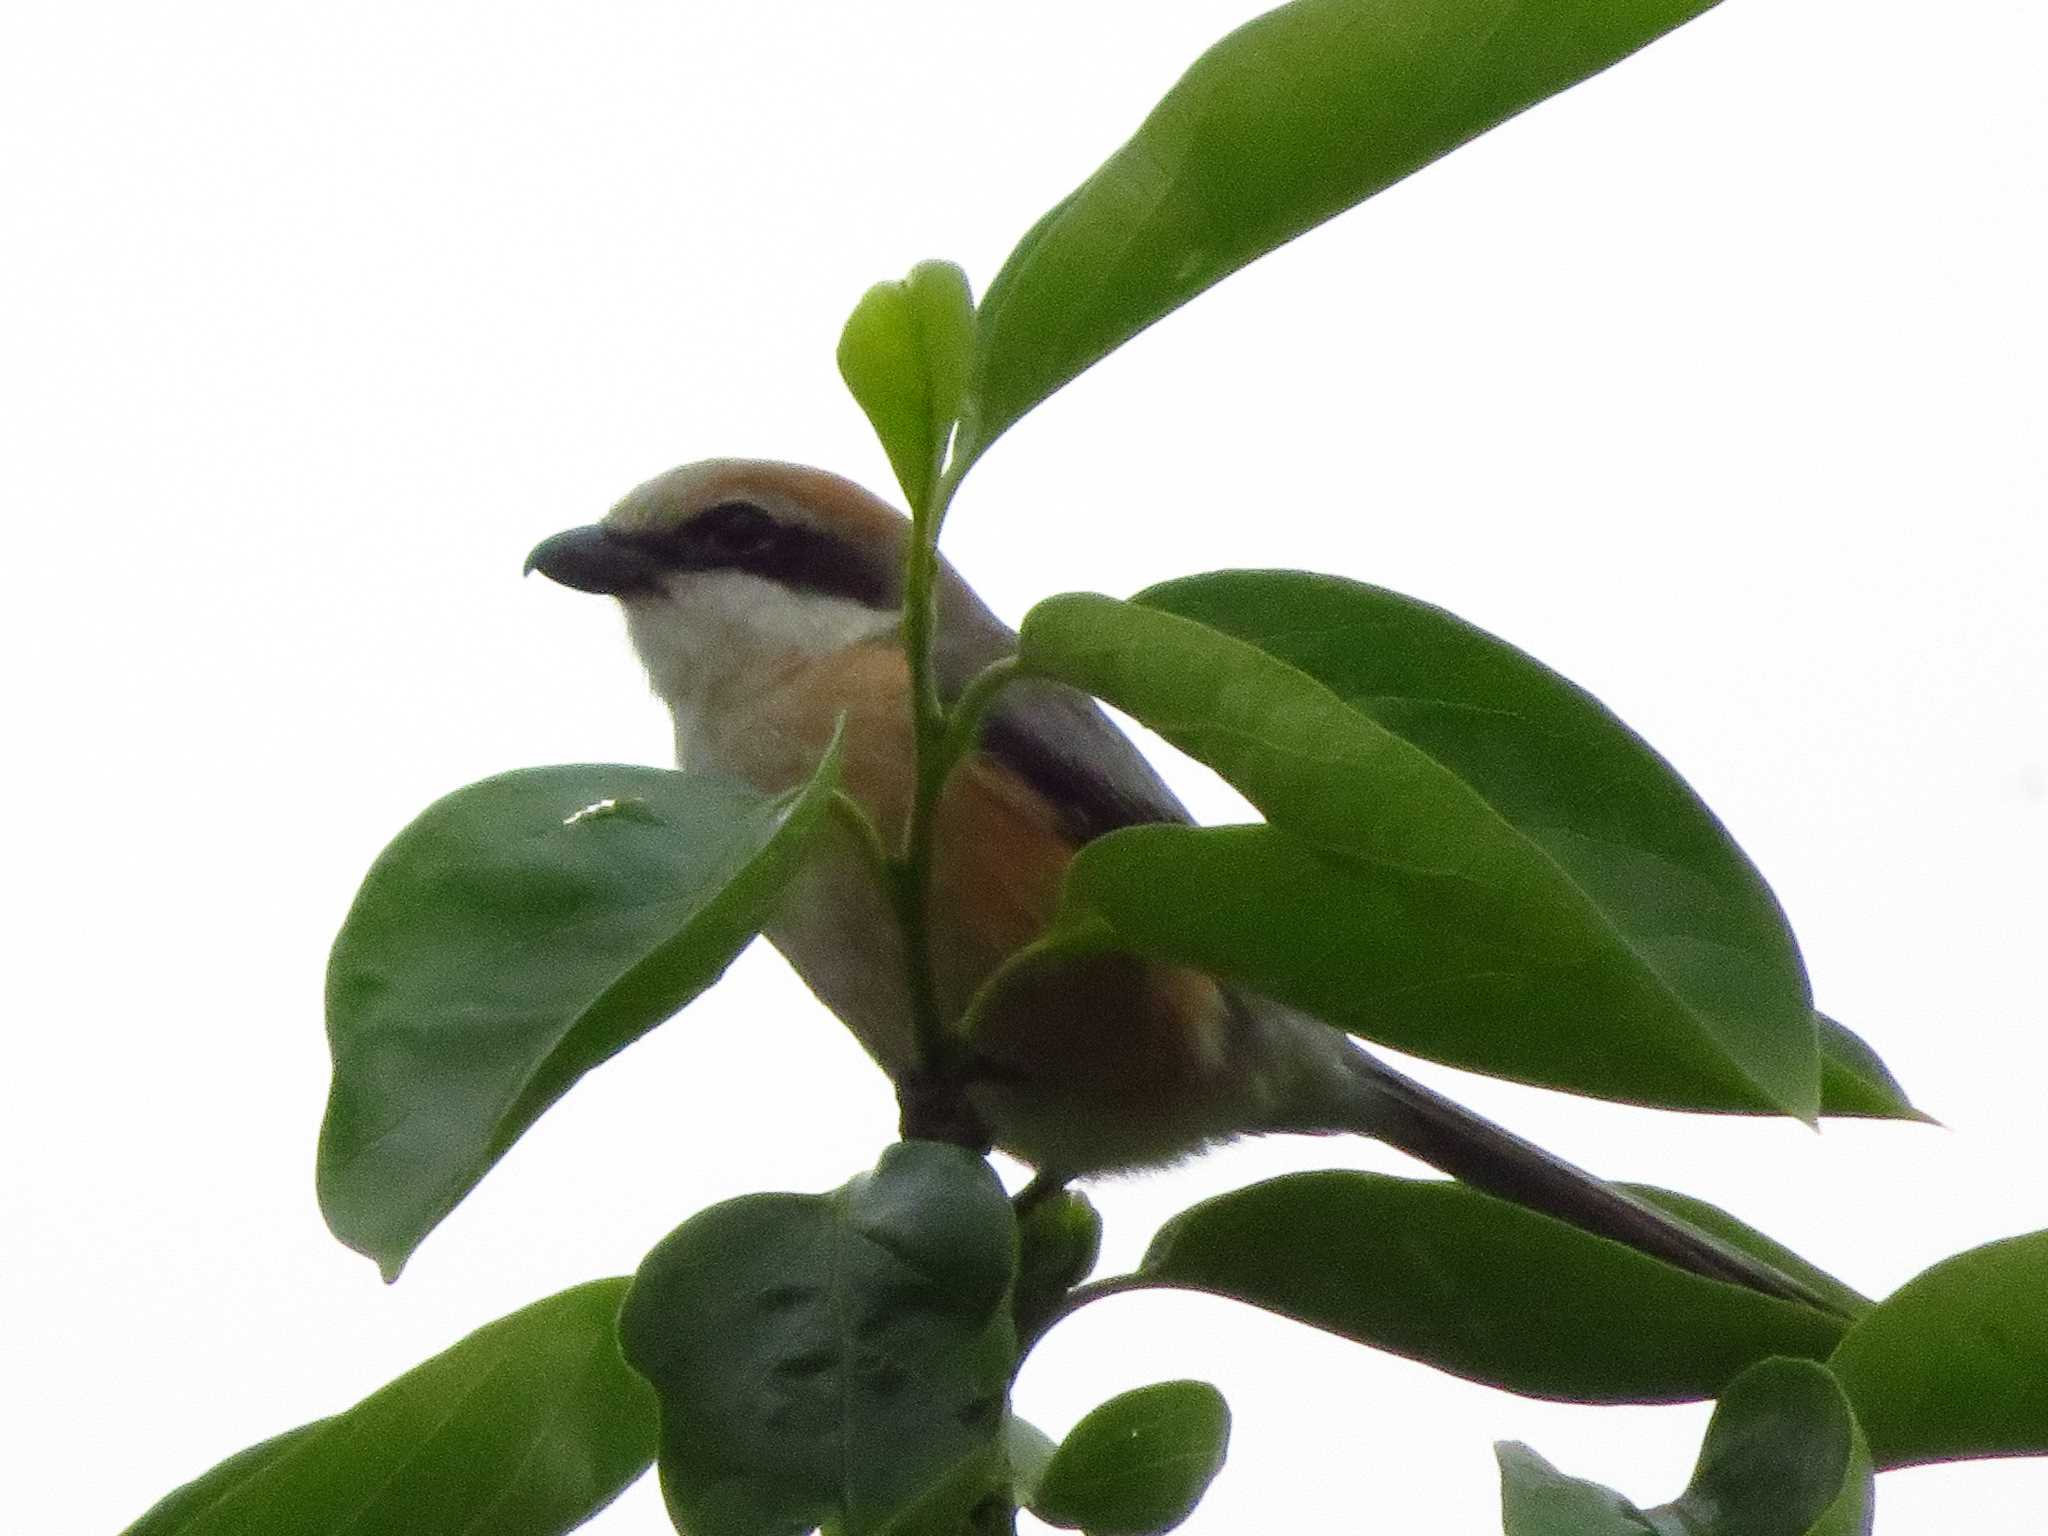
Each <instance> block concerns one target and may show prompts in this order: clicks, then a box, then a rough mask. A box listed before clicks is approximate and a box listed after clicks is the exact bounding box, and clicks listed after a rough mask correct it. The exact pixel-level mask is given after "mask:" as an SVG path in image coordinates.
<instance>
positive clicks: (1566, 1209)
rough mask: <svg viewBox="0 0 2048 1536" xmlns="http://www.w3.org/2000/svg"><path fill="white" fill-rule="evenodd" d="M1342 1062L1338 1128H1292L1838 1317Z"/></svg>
mask: <svg viewBox="0 0 2048 1536" xmlns="http://www.w3.org/2000/svg"><path fill="white" fill-rule="evenodd" d="M1317 1027H1318V1028H1321V1029H1324V1030H1328V1029H1329V1026H1328V1025H1321V1024H1318V1025H1317ZM1330 1032H1331V1033H1332V1034H1334V1033H1335V1031H1330ZM1341 1060H1342V1062H1343V1066H1344V1070H1345V1072H1346V1073H1347V1075H1348V1076H1349V1077H1350V1079H1351V1081H1350V1083H1349V1085H1348V1086H1347V1088H1346V1089H1345V1090H1343V1091H1341V1097H1340V1101H1339V1102H1338V1103H1337V1104H1335V1105H1334V1106H1328V1107H1329V1108H1331V1109H1333V1110H1334V1114H1333V1115H1332V1118H1333V1119H1334V1120H1337V1121H1338V1122H1340V1123H1335V1124H1325V1125H1320V1126H1296V1127H1294V1128H1295V1129H1314V1130H1332V1131H1337V1130H1345V1131H1356V1132H1364V1133H1365V1134H1366V1135H1369V1136H1372V1137H1375V1138H1377V1139H1378V1140H1380V1141H1384V1142H1386V1143H1387V1144H1388V1145H1389V1146H1392V1147H1396V1148H1398V1149H1399V1150H1401V1151H1403V1152H1406V1153H1407V1154H1408V1155H1409V1156H1411V1157H1415V1158H1419V1159H1421V1160H1422V1161H1423V1162H1425V1163H1427V1164H1429V1165H1430V1167H1432V1168H1435V1169H1437V1170H1438V1171H1439V1172H1442V1173H1447V1174H1449V1175H1451V1177H1453V1178H1455V1179H1458V1180H1461V1181H1462V1182H1464V1183H1466V1184H1469V1185H1471V1186H1472V1187H1473V1188H1474V1189H1478V1190H1483V1191H1484V1192H1485V1193H1487V1194H1489V1195H1494V1196H1496V1197H1498V1198H1500V1199H1502V1200H1506V1201H1509V1202H1510V1203H1512V1204H1515V1205H1519V1206H1524V1207H1526V1208H1528V1209H1529V1210H1533V1211H1540V1212H1542V1213H1543V1214H1544V1215H1546V1216H1553V1217H1555V1218H1557V1219H1558V1220H1559V1221H1562V1222H1566V1223H1568V1224H1569V1225H1571V1226H1574V1227H1577V1228H1579V1229H1580V1230H1581V1231H1583V1232H1591V1233H1593V1234H1594V1235H1595V1236H1598V1237H1606V1238H1612V1239H1613V1240H1614V1241H1615V1242H1618V1243H1624V1244H1626V1245H1627V1246H1628V1247H1630V1248H1633V1249H1635V1250H1637V1251H1638V1252H1640V1253H1645V1254H1648V1255H1649V1256H1650V1257H1652V1258H1657V1259H1662V1260H1663V1261H1664V1262H1665V1263H1667V1264H1675V1265H1677V1266H1678V1267H1679V1268H1680V1269H1684V1270H1689V1271H1691V1272H1692V1273H1693V1274H1696V1275H1704V1276H1705V1277H1707V1278H1708V1279H1710V1280H1723V1281H1727V1282H1729V1283H1731V1284H1734V1285H1741V1286H1747V1287H1748V1288H1749V1289H1751V1290H1754V1291H1761V1292H1762V1293H1763V1294H1765V1295H1767V1296H1775V1297H1778V1298H1780V1299H1781V1300H1785V1301H1793V1302H1798V1303H1799V1304H1801V1305H1803V1306H1807V1307H1813V1308H1816V1309H1818V1310H1820V1311H1823V1312H1829V1313H1838V1312H1840V1310H1841V1309H1840V1307H1839V1306H1838V1305H1837V1304H1836V1303H1834V1302H1833V1301H1831V1300H1829V1299H1828V1298H1826V1297H1824V1296H1821V1295H1820V1294H1818V1293H1817V1292H1815V1291H1814V1290H1813V1289H1812V1288H1811V1287H1809V1286H1807V1285H1806V1284H1804V1283H1803V1282H1801V1281H1800V1280H1799V1279H1797V1278H1796V1277H1794V1276H1792V1275H1788V1274H1786V1273H1785V1272H1784V1271H1782V1270H1780V1269H1777V1268H1776V1267H1774V1266H1772V1265H1770V1264H1767V1263H1765V1262H1764V1261H1763V1260H1761V1259H1757V1258H1754V1257H1752V1256H1751V1255H1749V1254H1747V1253H1743V1252H1741V1251H1740V1250H1738V1249H1736V1248H1733V1247H1731V1246H1729V1245H1728V1244H1727V1243H1725V1242H1723V1241H1721V1240H1720V1239H1719V1238H1716V1237H1714V1236H1712V1235H1710V1234H1708V1233H1706V1232H1703V1231H1701V1230H1700V1229H1699V1228H1697V1227H1695V1226H1692V1225H1691V1224H1690V1223H1688V1222H1685V1221H1681V1220H1680V1219H1679V1218H1677V1217H1675V1216H1672V1215H1670V1214H1669V1213H1668V1212H1665V1211H1660V1210H1658V1209H1656V1208H1655V1207H1654V1206H1651V1205H1648V1204H1646V1203H1645V1202H1643V1201H1641V1200H1638V1199H1636V1198H1635V1197H1634V1196H1633V1195H1630V1194H1629V1193H1627V1192H1626V1191H1625V1190H1621V1189H1617V1188H1616V1187H1615V1186H1614V1185H1612V1184H1609V1183H1608V1182H1606V1181H1605V1180H1604V1179H1601V1178H1598V1177H1596V1176H1595V1175H1593V1174H1590V1173H1588V1172H1586V1171H1585V1170H1584V1169H1583V1168H1579V1167H1576V1166H1574V1165H1573V1164H1571V1163H1568V1162H1566V1161H1565V1160H1564V1159H1563V1158H1561V1157H1557V1156H1555V1155H1553V1154H1551V1153H1549V1152H1546V1151H1544V1150H1543V1148H1541V1147H1539V1146H1537V1145H1536V1144H1535V1143H1534V1142H1530V1141H1524V1140H1523V1139H1522V1138H1521V1137H1519V1136H1517V1135H1515V1134H1514V1133H1513V1132H1511V1131H1507V1130H1503V1129H1502V1128H1501V1127H1500V1126H1497V1125H1495V1124H1494V1123H1493V1122H1492V1121H1491V1120H1487V1119H1485V1118H1483V1117H1481V1116H1479V1115H1476V1114H1474V1113H1473V1112H1472V1111H1471V1110H1469V1109H1466V1108H1465V1107H1464V1106H1463V1105H1461V1104H1458V1103H1455V1102H1454V1101H1452V1100H1450V1099H1447V1098H1445V1097H1444V1096H1443V1095H1442V1094H1439V1093H1436V1092H1433V1091H1432V1090H1430V1089H1428V1088H1425V1087H1424V1086H1423V1085H1422V1084H1421V1083H1418V1082H1416V1081H1415V1080H1414V1079H1413V1078H1411V1077H1406V1076H1404V1075H1402V1074H1401V1073H1399V1072H1397V1071H1395V1070H1394V1069H1393V1068H1392V1067H1390V1066H1387V1065H1386V1064H1385V1063H1384V1062H1381V1061H1379V1060H1377V1059H1376V1058H1374V1057H1372V1056H1370V1055H1368V1054H1367V1053H1366V1052H1364V1051H1362V1050H1359V1049H1357V1048H1355V1047H1351V1046H1350V1045H1349V1044H1348V1042H1346V1043H1345V1048H1344V1049H1343V1052H1342V1057H1341Z"/></svg>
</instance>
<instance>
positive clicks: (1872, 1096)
mask: <svg viewBox="0 0 2048 1536" xmlns="http://www.w3.org/2000/svg"><path fill="white" fill-rule="evenodd" d="M1814 1021H1815V1022H1816V1023H1817V1024H1818V1025H1819V1026H1820V1112H1821V1113H1822V1114H1824V1115H1855V1116H1860V1117H1862V1118H1865V1119H1870V1120H1918V1121H1919V1122H1920V1123H1921V1124H1923V1125H1939V1124H1940V1123H1941V1122H1940V1121H1938V1120H1936V1119H1935V1118H1934V1117H1933V1116H1932V1115H1928V1114H1924V1113H1922V1112H1921V1111H1920V1110H1917V1109H1915V1108H1914V1107H1913V1104H1912V1101H1911V1100H1909V1099H1908V1098H1907V1097H1906V1090H1905V1089H1903V1088H1901V1087H1900V1086H1899V1080H1898V1079H1897V1078H1895V1077H1893V1076H1892V1074H1891V1070H1890V1069H1889V1068H1888V1067H1886V1066H1885V1064H1884V1063H1883V1062H1882V1061H1880V1060H1878V1056H1877V1052H1875V1051H1873V1050H1872V1049H1871V1048H1870V1047H1869V1045H1868V1044H1866V1043H1865V1042H1864V1040H1863V1037H1862V1036H1860V1035H1858V1034H1856V1033H1855V1032H1854V1031H1852V1030H1850V1029H1849V1028H1848V1027H1847V1026H1846V1025H1843V1024H1838V1023H1836V1022H1835V1021H1834V1020H1833V1019H1831V1018H1829V1017H1828V1016H1827V1015H1826V1014H1824V1013H1819V1014H1815V1015H1814Z"/></svg>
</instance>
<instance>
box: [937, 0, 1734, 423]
mask: <svg viewBox="0 0 2048 1536" xmlns="http://www.w3.org/2000/svg"><path fill="white" fill-rule="evenodd" d="M1711 3H1712V0H1296V3H1295V4H1293V5H1283V6H1281V7H1280V8H1279V9H1277V10H1274V11H1271V12H1269V13H1267V14H1266V15H1264V16H1261V17H1259V18H1258V19H1257V20H1255V21H1252V22H1250V23H1249V24H1247V25H1246V26H1244V27H1241V28H1239V29H1238V30H1237V31H1235V32H1233V33H1231V34H1230V35H1229V36H1228V37H1226V38H1224V39H1223V40H1222V41H1221V42H1219V43H1217V44H1216V45H1215V46H1214V47H1213V48H1211V49H1210V50H1209V51H1208V52H1207V53H1205V54H1203V55H1202V57H1201V58H1200V59H1198V60H1196V61H1195V63H1194V65H1193V67H1191V68H1190V69H1189V70H1188V72H1187V74H1186V75H1184V76H1183V77H1182V78H1181V80H1180V82H1179V83H1178V84H1177V85H1175V86H1174V88H1173V89H1172V90H1171V91H1169V92H1168V93H1167V95H1166V97H1165V98H1164V99H1163V100H1162V101H1161V102H1160V103H1159V105H1158V106H1157V107H1155V108H1154V109H1153V111H1152V114H1151V116H1149V117H1148V118H1146V120H1145V122H1144V124H1143V125H1142V126H1141V127H1140V128H1139V129H1138V132H1137V134H1136V135H1135V136H1134V137H1133V138H1132V139H1131V141H1130V142H1129V143H1128V144H1126V145H1124V147H1123V148H1122V149H1120V150H1118V151H1117V152H1116V154H1114V155H1113V156H1111V157H1110V159H1109V160H1108V162H1107V163H1106V164H1104V165H1103V166H1102V168H1101V169H1099V170H1098V171H1096V172H1095V174H1094V175H1093V176H1091V177H1089V178H1088V180H1087V181H1085V182H1083V183H1082V184H1081V185H1080V186H1079V187H1078V188H1076V189H1075V190H1074V191H1073V192H1072V193H1070V194H1069V195H1068V196H1067V197H1066V198H1065V199H1063V200H1062V201H1061V202H1060V203H1059V204H1058V205H1057V206H1055V207H1054V208H1053V209H1052V210H1051V212H1049V213H1047V214H1046V215H1045V217H1043V218H1042V219H1040V220H1039V221H1038V223H1037V224H1036V225H1035V226H1033V228H1032V229H1031V231H1030V232H1029V233H1028V234H1026V235H1025V236H1024V238H1023V239H1022V240H1021V241H1019V242H1018V244H1017V248H1016V250H1014V251H1013V252H1011V254H1010V257H1009V260H1008V261H1006V262H1005V263H1004V264H1003V269H1002V271H1001V272H999V273H998V274H997V275H996V279H995V281H994V282H993V283H991V284H990V285H989V290H988V294H987V296H986V298H985V299H984V301H983V304H982V320H981V323H980V325H979V327H978V329H977V334H976V337H975V348H974V366H973V372H972V375H971V380H970V390H971V400H970V404H969V407H968V416H967V421H966V425H965V430H964V433H963V441H962V444H961V453H962V454H963V456H965V457H968V458H972V457H974V456H976V455H978V454H979V453H980V452H981V451H982V450H983V449H985V448H987V446H988V445H989V444H990V443H992V442H994V441H995V440H996V439H997V438H998V437H999V436H1001V435H1002V433H1003V432H1004V431H1005V430H1007V429H1008V428H1009V427H1010V425H1011V424H1012V423H1014V422H1015V421H1016V420H1017V419H1018V418H1019V417H1020V416H1022V415H1023V414H1024V413H1025V412H1026V411H1028V410H1030V409H1031V408H1032V407H1033V406H1034V405H1036V404H1037V403H1038V402H1039V401H1041V400H1043V399H1044V398H1045V397H1046V396H1047V395H1049V394H1051V393H1052V392H1053V391H1054V390H1056V389H1058V388H1059V387H1060V386H1061V385H1062V384H1064V383H1066V382H1067V381H1068V380H1069V379H1071V378H1073V377H1074V376H1075V375H1076V374H1078V373H1080V372H1081V371H1082V370H1083V369H1084V368H1087V367H1088V366H1089V365H1090V364H1092V363H1094V362H1096V361H1097V360H1098V359H1100V358H1101V357H1103V356H1105V355H1106V354H1107V353H1109V352H1111V351H1112V350H1114V349H1115V348H1116V347H1118V346H1121V345H1122V344H1123V343H1124V342H1125V341H1127V340H1129V339H1130V338H1131V337H1132V336H1134V335H1136V334H1137V333H1138V332H1139V331H1141V330H1143V329H1144V328H1145V327H1146V326H1148V325H1150V324H1151V323H1152V322H1153V321H1155V320H1157V319H1159V318H1160V317H1161V316H1162V315H1165V314H1167V313H1169V312H1170V311H1172V310H1174V309H1176V308H1178V307H1179V306H1180V305H1182V304H1185V303H1186V302H1187V301H1188V300H1189V299H1191V298H1193V297H1194V296H1195V295H1196V294H1198V293H1200V292H1201V291H1202V290H1203V289H1204V288H1207V287H1208V286H1210V284H1212V283H1215V282H1217V281H1218V280H1219V279H1221V278H1223V277H1225V276H1227V275H1228V274H1229V273H1231V272H1234V271H1236V270H1237V268H1239V267H1241V266H1243V265H1244V264H1245V263H1246V262H1249V261H1251V260H1253V259H1254V258H1255V257H1258V256H1261V255H1263V254H1265V253H1266V252H1267V251H1270V250H1272V249H1273V248H1274V247H1276V246H1279V245H1282V244H1284V243H1285V242H1287V241H1289V240H1291V239H1293V238H1294V237H1295V236H1296V235H1298V234H1301V233H1302V232H1303V231H1304V230H1307V229H1310V228H1312V227H1314V226H1315V225H1317V224H1320V223H1321V222H1322V221H1323V220H1325V219H1327V218H1330V217H1332V216H1333V215H1335V214H1338V213H1341V212H1342V211H1343V210H1344V209H1346V208H1349V207H1350V206H1352V205H1353V204H1354V203H1357V202H1359V201H1361V200H1362V199H1364V198H1367V197H1370V196H1371V195H1372V194H1373V193H1375V192H1377V191H1379V190H1380V189H1381V188H1383V187H1385V186H1388V185H1389V184H1391V183H1392V182H1395V181H1397V180H1399V179H1400V178H1401V177H1403V176H1406V175H1407V174H1408V173H1409V172H1410V171H1413V170H1416V169H1418V168H1420V167H1421V166H1424V165H1426V164H1428V163H1429V162H1430V161H1431V160H1434V159H1436V158H1437V157H1438V156H1439V155H1442V154H1445V153H1447V152H1448V151H1450V150H1452V149H1455V148H1456V147H1457V146H1458V145H1460V144H1462V143H1464V142H1465V141H1466V140H1467V139H1470V138H1472V137H1474V136H1475V135H1477V134H1480V133H1483V132H1484V131H1485V130H1486V129H1488V128H1491V127H1492V126H1494V125H1495V124H1496V123H1499V122H1502V121H1504V120H1505V119H1507V118H1509V117H1512V116H1514V114H1515V113H1517V112H1520V111H1521V110H1522V109H1523V108H1525V107H1528V106H1532V105H1534V104H1535V103H1536V102H1538V101H1541V100H1542V99H1543V98H1544V97H1546V96H1549V95H1552V94H1554V93H1555V92H1557V91H1561V90H1563V89H1564V88H1565V87H1566V86H1569V85H1571V84H1573V83H1575V82H1577V81H1579V80H1582V79H1584V78H1585V77H1586V76H1588V75H1591V74H1595V73H1597V72H1598V71H1600V70H1602V69H1605V68H1606V67H1607V66H1608V65H1610V64H1612V63H1614V62H1615V60H1617V59H1620V58H1623V57H1625V56H1626V55H1628V54H1630V53H1633V52H1634V51H1635V50H1636V49H1638V48H1640V47H1642V46H1643V44H1645V43H1647V42H1649V41H1650V40H1651V39H1652V38H1654V37H1656V36H1658V35H1659V34H1660V33H1663V32H1667V31H1669V30H1670V29H1671V28H1672V27H1675V26H1677V25H1678V24H1679V23H1680V22H1683V21H1686V20H1688V19H1690V18H1691V17H1693V16H1695V15H1697V14H1698V13H1699V12H1701V11H1703V10H1706V9H1707V8H1708V6H1709V5H1710V4H1711Z"/></svg>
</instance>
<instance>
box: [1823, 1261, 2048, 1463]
mask: <svg viewBox="0 0 2048 1536" xmlns="http://www.w3.org/2000/svg"><path fill="white" fill-rule="evenodd" d="M1829 1367H1830V1369H1832V1370H1833V1371H1834V1373H1835V1375H1836V1376H1838V1377H1839V1378H1840V1379H1841V1382H1842V1386H1843V1388H1844V1390H1846V1391H1847V1392H1848V1394H1849V1401H1850V1402H1851V1403H1853V1404H1854V1405H1855V1407H1856V1417H1857V1418H1858V1419H1859V1420H1861V1421H1862V1424H1863V1429H1864V1433H1866V1434H1867V1435H1868V1436H1869V1437H1870V1448H1871V1451H1872V1452H1873V1453H1874V1454H1875V1455H1876V1457H1877V1464H1878V1465H1879V1466H1880V1467H1901V1466H1909V1465H1912V1464H1914V1463H1917V1462H1926V1461H1951V1460H1957V1459H1960V1458H1964V1457H1974V1456H2043V1455H2048V1232H2032V1233H2029V1234H2027V1235H2026V1236H2024V1237H2009V1238H2005V1239H2003V1240H2001V1241H1999V1242H1995V1243H1986V1244H1985V1245H1984V1246H1983V1247H1981V1248H1972V1249H1970V1250H1969V1251H1968V1252H1966V1253H1959V1254H1957V1255H1955V1256H1954V1257H1953V1258H1949V1259H1944V1260H1942V1262H1941V1263H1939V1264H1936V1265H1935V1266H1934V1267H1933V1268H1932V1269H1929V1270H1926V1271H1924V1272H1923V1273H1921V1274H1919V1275H1917V1276H1915V1277H1914V1278H1913V1279H1911V1280H1909V1281H1907V1282H1906V1283H1905V1284H1904V1285H1903V1286H1901V1287H1899V1289H1898V1290H1896V1291H1894V1292H1893V1293H1892V1294H1891V1295H1890V1296H1887V1297H1886V1298H1885V1299H1884V1300H1883V1301H1881V1302H1879V1303H1878V1304H1877V1307H1876V1309H1875V1310H1873V1311H1872V1312H1871V1313H1870V1314H1869V1315H1868V1316H1866V1317H1864V1318H1862V1319H1860V1320H1859V1321H1858V1322H1857V1324H1856V1326H1855V1327H1854V1328H1852V1329H1851V1330H1850V1331H1849V1335H1848V1337H1847V1338H1845V1339H1843V1340H1842V1344H1841V1347H1840V1348H1839V1349H1837V1350H1836V1351H1835V1354H1834V1358H1833V1359H1832V1360H1830V1361H1829Z"/></svg>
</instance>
